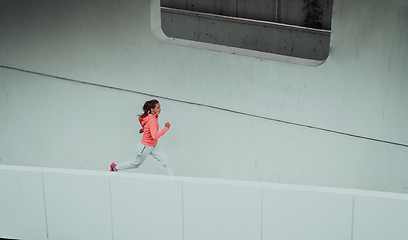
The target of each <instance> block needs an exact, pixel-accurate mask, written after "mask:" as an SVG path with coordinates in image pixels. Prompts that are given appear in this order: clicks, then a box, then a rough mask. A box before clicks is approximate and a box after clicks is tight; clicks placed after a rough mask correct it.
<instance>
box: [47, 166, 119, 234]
mask: <svg viewBox="0 0 408 240" xmlns="http://www.w3.org/2000/svg"><path fill="white" fill-rule="evenodd" d="M44 186H45V201H46V204H47V222H48V232H49V237H50V239H67V240H68V239H77V240H90V239H98V240H108V239H109V240H110V239H112V222H111V204H110V192H109V178H108V177H107V176H103V175H99V174H98V173H95V172H88V171H83V172H81V171H79V172H78V171H76V172H72V173H69V172H45V173H44Z"/></svg>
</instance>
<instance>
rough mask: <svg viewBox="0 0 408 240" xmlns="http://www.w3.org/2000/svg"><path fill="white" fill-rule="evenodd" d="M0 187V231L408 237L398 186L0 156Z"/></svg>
mask: <svg viewBox="0 0 408 240" xmlns="http://www.w3.org/2000/svg"><path fill="white" fill-rule="evenodd" d="M0 192H1V193H2V195H1V197H0V213H1V214H2V216H6V217H2V218H0V238H12V239H13V238H16V239H51V240H53V239H55V240H56V239H63V238H66V239H84V240H85V239H87V240H89V239H115V240H120V239H131V238H135V237H136V238H141V239H146V238H149V239H165V238H166V239H187V240H189V239H215V240H217V239H242V240H244V239H262V238H263V239H272V238H279V239H284V240H285V239H287V240H289V239H298V238H302V239H322V240H324V239H339V240H340V239H405V238H408V233H407V232H406V230H405V225H406V224H405V223H406V222H407V221H408V217H407V216H408V195H407V194H398V193H386V192H372V191H362V190H354V189H337V188H323V187H314V186H298V185H288V184H273V183H262V182H245V181H233V180H222V179H204V178H191V177H177V176H172V177H170V176H163V175H148V174H135V173H125V172H115V173H111V172H99V171H85V170H70V169H52V168H36V167H19V166H4V165H1V166H0ZM158 229H160V231H158ZM294 229H295V230H296V231H294ZM353 236H354V237H353Z"/></svg>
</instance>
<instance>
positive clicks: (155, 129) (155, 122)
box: [147, 118, 170, 140]
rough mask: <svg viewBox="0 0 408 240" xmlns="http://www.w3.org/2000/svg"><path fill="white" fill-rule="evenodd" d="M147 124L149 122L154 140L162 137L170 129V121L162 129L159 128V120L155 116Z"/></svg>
mask: <svg viewBox="0 0 408 240" xmlns="http://www.w3.org/2000/svg"><path fill="white" fill-rule="evenodd" d="M147 124H149V129H150V134H151V135H152V138H153V139H154V140H156V139H158V138H160V137H161V136H163V134H165V133H166V132H167V130H169V127H170V123H166V126H165V127H164V128H163V129H162V130H161V131H160V132H158V130H159V121H158V120H157V119H155V118H152V119H151V120H150V121H149V122H148V123H147Z"/></svg>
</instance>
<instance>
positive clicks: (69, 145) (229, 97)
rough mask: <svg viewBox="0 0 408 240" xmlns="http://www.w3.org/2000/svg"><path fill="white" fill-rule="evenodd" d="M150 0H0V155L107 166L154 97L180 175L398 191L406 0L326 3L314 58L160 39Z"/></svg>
mask: <svg viewBox="0 0 408 240" xmlns="http://www.w3.org/2000/svg"><path fill="white" fill-rule="evenodd" d="M151 4H152V7H153V8H155V9H156V10H157V11H158V12H160V9H159V2H158V1H152V2H150V1H147V0H138V1H119V2H117V1H115V2H112V1H104V0H100V1H97V2H95V1H79V0H78V1H58V2H55V1H48V0H41V1H35V2H33V1H23V0H21V1H1V2H0V16H1V20H0V66H2V67H0V159H1V161H0V164H2V165H6V164H7V165H22V166H41V167H58V168H74V169H87V170H104V171H107V170H108V168H109V167H108V166H109V164H110V163H111V162H112V161H117V162H123V161H128V160H131V159H133V158H134V155H135V152H134V151H135V146H136V144H137V143H138V142H139V141H140V138H141V136H140V135H139V134H138V130H139V126H138V123H137V114H139V113H140V112H141V105H142V104H143V103H144V101H146V100H149V99H151V98H153V96H152V95H154V96H155V97H157V98H158V99H159V100H160V102H161V104H162V109H163V110H162V114H161V116H160V124H161V126H163V124H164V123H165V122H166V121H169V122H170V123H172V127H171V129H170V130H169V132H167V133H166V134H165V135H164V136H163V137H162V138H161V139H160V144H161V145H162V147H163V149H164V151H165V152H166V153H167V154H168V155H169V157H170V158H171V159H172V161H173V165H174V170H175V173H176V174H177V175H179V176H194V177H205V178H213V177H216V178H223V179H235V180H250V181H263V182H275V183H294V184H305V185H319V186H331V187H345V188H357V189H370V190H380V191H393V192H402V193H406V192H407V187H408V175H407V174H406V173H407V169H408V161H406V159H407V156H408V147H407V145H408V121H407V119H408V112H407V111H406V106H407V105H408V94H406V93H407V92H408V81H407V78H406V76H408V68H406V66H408V57H407V56H408V55H407V54H408V52H407V49H408V47H407V44H408V41H407V39H408V31H407V26H408V24H406V23H407V16H408V15H407V5H406V1H393V2H389V1H372V0H362V1H358V2H355V1H352V0H343V1H335V2H334V8H333V11H334V14H333V25H332V35H331V46H330V55H329V58H328V59H327V61H326V62H325V63H324V64H322V65H321V66H319V67H307V66H299V65H293V64H289V63H282V62H277V61H270V60H265V59H259V58H254V57H246V56H237V55H236V54H235V55H234V54H229V53H225V52H222V50H223V49H222V48H220V49H219V51H218V52H217V51H209V50H203V49H197V48H193V47H185V46H184V47H183V46H177V45H173V44H166V43H162V42H160V41H158V40H157V39H155V37H154V35H153V34H152V30H151V25H150V24H151V22H152V21H151V18H150V17H151V13H150V7H151ZM158 20H160V19H158ZM16 69H19V70H16ZM27 71H31V72H27ZM37 73H38V74H37ZM42 74H47V75H48V76H45V75H42ZM296 124H299V125H296ZM367 138H368V139H367ZM130 172H139V173H154V174H165V171H164V169H163V167H162V166H161V165H160V164H159V163H157V162H156V161H154V160H153V159H152V158H148V159H147V160H146V162H145V163H144V164H143V165H142V166H141V168H140V169H138V170H135V171H130Z"/></svg>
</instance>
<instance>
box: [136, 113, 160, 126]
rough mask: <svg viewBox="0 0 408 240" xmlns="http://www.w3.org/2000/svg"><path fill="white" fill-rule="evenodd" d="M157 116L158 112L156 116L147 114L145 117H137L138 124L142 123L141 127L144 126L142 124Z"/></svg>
mask: <svg viewBox="0 0 408 240" xmlns="http://www.w3.org/2000/svg"><path fill="white" fill-rule="evenodd" d="M158 117H159V115H158V114H156V116H152V115H150V114H149V115H147V116H146V117H144V118H142V119H139V121H140V124H141V125H142V127H144V125H146V123H147V122H148V121H149V120H150V119H152V118H158Z"/></svg>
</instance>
